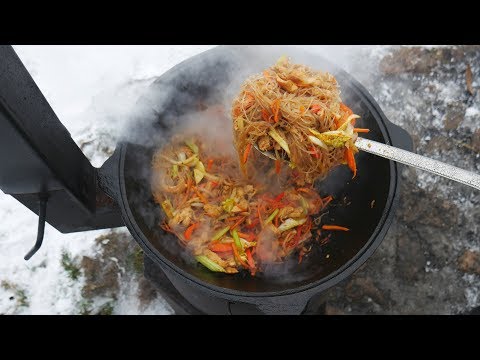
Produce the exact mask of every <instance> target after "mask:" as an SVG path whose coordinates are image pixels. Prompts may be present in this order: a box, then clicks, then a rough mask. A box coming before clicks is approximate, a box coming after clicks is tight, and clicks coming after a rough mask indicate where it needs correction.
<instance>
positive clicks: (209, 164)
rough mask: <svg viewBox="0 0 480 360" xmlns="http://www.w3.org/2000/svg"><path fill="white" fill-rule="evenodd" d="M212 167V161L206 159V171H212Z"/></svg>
mask: <svg viewBox="0 0 480 360" xmlns="http://www.w3.org/2000/svg"><path fill="white" fill-rule="evenodd" d="M212 166H213V159H208V164H207V171H210V170H212Z"/></svg>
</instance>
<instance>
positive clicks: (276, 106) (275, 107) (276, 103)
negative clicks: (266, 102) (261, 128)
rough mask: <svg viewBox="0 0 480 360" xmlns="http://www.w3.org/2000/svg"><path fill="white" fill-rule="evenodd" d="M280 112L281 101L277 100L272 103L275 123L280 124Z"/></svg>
mask: <svg viewBox="0 0 480 360" xmlns="http://www.w3.org/2000/svg"><path fill="white" fill-rule="evenodd" d="M279 110H280V99H276V100H274V101H273V103H272V112H273V121H275V122H276V123H277V122H278V112H279Z"/></svg>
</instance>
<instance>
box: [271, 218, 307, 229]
mask: <svg viewBox="0 0 480 360" xmlns="http://www.w3.org/2000/svg"><path fill="white" fill-rule="evenodd" d="M306 221H307V219H300V220H296V219H292V218H288V219H287V220H285V221H284V222H283V223H282V224H281V225H280V226H279V227H278V231H280V232H283V231H287V230H290V229H293V228H294V227H297V226H300V225H303V224H305V222H306Z"/></svg>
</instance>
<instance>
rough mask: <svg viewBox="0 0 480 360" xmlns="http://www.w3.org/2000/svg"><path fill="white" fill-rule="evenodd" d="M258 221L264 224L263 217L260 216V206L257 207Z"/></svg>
mask: <svg viewBox="0 0 480 360" xmlns="http://www.w3.org/2000/svg"><path fill="white" fill-rule="evenodd" d="M257 213H258V221H259V222H260V224H262V215H261V214H260V206H258V207H257Z"/></svg>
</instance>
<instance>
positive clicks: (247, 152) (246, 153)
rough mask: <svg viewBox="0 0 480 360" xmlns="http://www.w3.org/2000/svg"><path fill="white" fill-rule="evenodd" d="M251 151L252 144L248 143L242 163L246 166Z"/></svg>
mask: <svg viewBox="0 0 480 360" xmlns="http://www.w3.org/2000/svg"><path fill="white" fill-rule="evenodd" d="M251 150H252V144H250V143H248V144H247V146H246V148H245V152H244V153H243V163H244V164H246V163H247V160H248V155H250V151H251Z"/></svg>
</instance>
